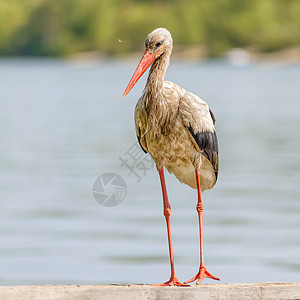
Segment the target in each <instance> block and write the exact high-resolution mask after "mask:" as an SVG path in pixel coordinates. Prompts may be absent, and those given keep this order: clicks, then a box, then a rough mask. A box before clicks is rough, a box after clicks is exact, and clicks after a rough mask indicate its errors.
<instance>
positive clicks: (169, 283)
mask: <svg viewBox="0 0 300 300" xmlns="http://www.w3.org/2000/svg"><path fill="white" fill-rule="evenodd" d="M153 286H190V285H189V284H185V283H181V282H180V281H178V279H177V277H176V276H171V278H170V279H169V280H168V281H166V282H164V283H156V284H153Z"/></svg>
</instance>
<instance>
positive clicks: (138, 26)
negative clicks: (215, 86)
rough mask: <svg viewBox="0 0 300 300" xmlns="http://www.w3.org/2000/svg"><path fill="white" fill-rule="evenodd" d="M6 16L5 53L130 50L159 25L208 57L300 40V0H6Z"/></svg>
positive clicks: (0, 50) (0, 11) (0, 0)
mask: <svg viewBox="0 0 300 300" xmlns="http://www.w3.org/2000/svg"><path fill="white" fill-rule="evenodd" d="M0 20H1V21H0V22H1V26H0V55H39V56H63V55H67V54H70V53H75V52H82V51H93V50H97V51H101V52H104V53H107V54H110V55H115V54H122V53H129V52H132V51H136V50H140V49H141V48H143V42H144V39H145V36H146V34H147V33H149V32H150V31H152V30H153V29H154V28H156V27H166V28H168V29H169V30H170V31H171V33H172V35H173V38H174V39H175V40H176V45H180V44H184V45H202V46H204V47H205V48H206V49H207V52H208V54H209V56H218V55H220V54H222V53H223V52H224V51H226V50H228V49H230V48H232V47H254V48H255V49H257V50H258V51H272V50H278V49H282V48H285V47H291V46H296V45H300V1H299V0H213V1H212V0H184V1H182V0H152V1H150V0H148V1H147V0H126V1H123V0H9V1H7V0H0ZM119 39H120V40H122V41H124V43H118V40H119Z"/></svg>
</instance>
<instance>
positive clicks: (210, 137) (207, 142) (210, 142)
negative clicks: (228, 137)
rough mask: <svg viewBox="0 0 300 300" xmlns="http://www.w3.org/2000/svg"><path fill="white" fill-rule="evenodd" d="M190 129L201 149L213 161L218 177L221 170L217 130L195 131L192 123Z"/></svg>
mask: <svg viewBox="0 0 300 300" xmlns="http://www.w3.org/2000/svg"><path fill="white" fill-rule="evenodd" d="M188 129H189V131H190V133H191V134H192V136H193V138H194V140H195V141H196V143H197V145H198V146H199V148H200V150H202V151H203V155H204V156H205V157H206V158H207V159H208V160H209V161H210V162H211V164H212V166H213V168H214V171H215V175H216V179H217V177H218V171H219V157H218V153H219V148H218V139H217V134H216V132H215V131H214V132H211V131H202V132H200V131H198V132H195V131H194V130H193V128H192V126H191V125H190V126H189V127H188Z"/></svg>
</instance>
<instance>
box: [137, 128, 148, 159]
mask: <svg viewBox="0 0 300 300" xmlns="http://www.w3.org/2000/svg"><path fill="white" fill-rule="evenodd" d="M136 136H137V139H138V142H139V145H140V146H141V148H142V150H143V151H144V152H145V153H146V154H147V153H148V152H147V151H146V150H145V149H144V148H143V146H142V144H141V128H140V127H139V134H137V135H136Z"/></svg>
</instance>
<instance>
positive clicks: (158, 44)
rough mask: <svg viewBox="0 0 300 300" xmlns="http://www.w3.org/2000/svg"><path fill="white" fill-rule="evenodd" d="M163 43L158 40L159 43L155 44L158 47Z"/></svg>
mask: <svg viewBox="0 0 300 300" xmlns="http://www.w3.org/2000/svg"><path fill="white" fill-rule="evenodd" d="M162 43H163V41H160V42H157V43H156V44H155V47H156V48H158V47H159V46H161V45H162Z"/></svg>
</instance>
